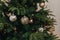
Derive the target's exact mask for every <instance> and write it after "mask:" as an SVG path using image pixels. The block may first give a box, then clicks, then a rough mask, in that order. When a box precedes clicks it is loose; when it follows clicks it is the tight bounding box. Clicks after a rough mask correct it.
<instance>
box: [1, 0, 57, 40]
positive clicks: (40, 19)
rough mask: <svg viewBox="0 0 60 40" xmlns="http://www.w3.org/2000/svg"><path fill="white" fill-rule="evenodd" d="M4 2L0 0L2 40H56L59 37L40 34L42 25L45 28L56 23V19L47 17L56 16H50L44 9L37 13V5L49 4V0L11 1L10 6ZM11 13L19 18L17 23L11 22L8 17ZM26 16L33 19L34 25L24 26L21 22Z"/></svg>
mask: <svg viewBox="0 0 60 40" xmlns="http://www.w3.org/2000/svg"><path fill="white" fill-rule="evenodd" d="M4 1H5V0H4ZM4 1H1V0H0V40H56V38H57V37H55V36H54V35H50V36H49V35H47V34H46V33H44V32H39V28H40V27H41V25H42V27H43V28H44V26H50V25H54V22H55V19H54V18H51V17H47V16H49V15H50V16H54V15H52V14H49V12H50V11H49V10H44V8H42V9H41V10H39V11H38V12H36V9H37V3H40V2H43V1H44V2H48V0H11V1H10V2H9V3H7V4H9V5H8V6H6V4H5V2H4ZM9 12H12V13H14V14H15V15H16V16H17V20H16V21H15V22H11V21H10V20H9V17H8V16H7V14H8V13H9ZM2 13H3V14H2ZM32 14H33V16H32ZM24 15H25V16H27V17H28V18H29V19H33V23H29V24H26V25H23V24H22V23H21V21H20V20H21V18H22V17H23V16H24ZM45 34H46V35H45ZM1 35H2V36H1ZM46 36H47V39H45V37H46Z"/></svg>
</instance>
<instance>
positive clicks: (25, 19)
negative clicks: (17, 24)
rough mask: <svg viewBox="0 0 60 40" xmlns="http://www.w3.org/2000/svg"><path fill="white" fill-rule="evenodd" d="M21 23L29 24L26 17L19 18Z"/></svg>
mask: <svg viewBox="0 0 60 40" xmlns="http://www.w3.org/2000/svg"><path fill="white" fill-rule="evenodd" d="M21 23H22V24H28V23H29V18H28V17H26V16H23V17H22V18H21Z"/></svg>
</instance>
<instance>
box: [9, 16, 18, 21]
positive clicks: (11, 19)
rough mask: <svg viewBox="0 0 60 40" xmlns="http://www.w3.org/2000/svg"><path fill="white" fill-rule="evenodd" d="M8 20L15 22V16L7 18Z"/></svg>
mask: <svg viewBox="0 0 60 40" xmlns="http://www.w3.org/2000/svg"><path fill="white" fill-rule="evenodd" d="M9 20H10V21H11V22H14V21H16V20H17V17H16V15H11V16H10V17H9Z"/></svg>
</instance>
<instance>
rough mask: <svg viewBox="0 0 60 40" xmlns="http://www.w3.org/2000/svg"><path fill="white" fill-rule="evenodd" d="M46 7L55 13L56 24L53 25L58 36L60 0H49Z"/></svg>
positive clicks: (59, 29)
mask: <svg viewBox="0 0 60 40" xmlns="http://www.w3.org/2000/svg"><path fill="white" fill-rule="evenodd" d="M48 7H49V8H50V10H52V11H53V13H52V14H54V15H55V18H56V21H57V25H55V32H54V34H57V36H59V38H60V0H49V2H48Z"/></svg>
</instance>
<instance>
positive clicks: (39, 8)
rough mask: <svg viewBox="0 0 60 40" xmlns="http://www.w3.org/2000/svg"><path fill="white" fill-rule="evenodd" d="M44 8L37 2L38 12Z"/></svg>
mask: <svg viewBox="0 0 60 40" xmlns="http://www.w3.org/2000/svg"><path fill="white" fill-rule="evenodd" d="M41 9H42V8H41V7H40V6H39V3H37V9H36V12H38V11H39V10H41Z"/></svg>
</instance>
